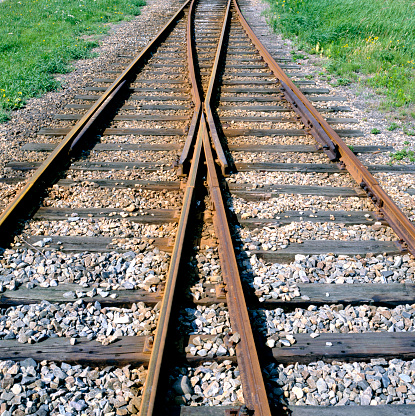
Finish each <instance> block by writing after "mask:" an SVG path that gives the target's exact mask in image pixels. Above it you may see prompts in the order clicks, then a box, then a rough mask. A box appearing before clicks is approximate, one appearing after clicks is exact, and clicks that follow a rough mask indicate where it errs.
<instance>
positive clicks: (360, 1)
mask: <svg viewBox="0 0 415 416" xmlns="http://www.w3.org/2000/svg"><path fill="white" fill-rule="evenodd" d="M268 1H269V2H270V4H271V8H270V14H269V18H270V23H271V25H272V26H273V28H274V29H275V30H276V31H279V32H282V33H283V34H284V35H285V36H288V37H295V38H296V42H297V44H298V47H299V48H301V49H302V50H305V51H307V52H309V53H314V54H320V55H322V56H325V57H327V58H328V60H327V63H326V70H327V71H328V72H331V73H333V74H335V75H336V76H337V77H339V79H341V80H345V81H346V80H347V81H348V80H349V79H350V80H354V81H360V82H362V83H364V84H365V85H368V86H370V87H372V88H374V90H375V91H376V92H377V93H379V94H383V95H385V96H386V97H387V101H388V102H387V104H388V105H389V106H390V107H402V106H407V105H413V104H414V103H415V70H414V68H415V13H414V3H413V2H411V1H404V0H398V1H397V0H268ZM343 82H344V81H342V85H344V84H343Z"/></svg>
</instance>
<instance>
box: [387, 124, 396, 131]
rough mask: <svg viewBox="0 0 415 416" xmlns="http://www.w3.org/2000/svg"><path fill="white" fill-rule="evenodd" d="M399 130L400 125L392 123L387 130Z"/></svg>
mask: <svg viewBox="0 0 415 416" xmlns="http://www.w3.org/2000/svg"><path fill="white" fill-rule="evenodd" d="M398 128H399V124H398V123H392V124H391V125H390V126H389V127H388V128H387V130H389V131H394V130H396V129H398Z"/></svg>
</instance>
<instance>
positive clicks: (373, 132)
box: [370, 127, 380, 134]
mask: <svg viewBox="0 0 415 416" xmlns="http://www.w3.org/2000/svg"><path fill="white" fill-rule="evenodd" d="M370 132H371V133H372V134H379V133H380V130H379V129H377V128H376V127H375V128H374V129H372V130H371V131H370Z"/></svg>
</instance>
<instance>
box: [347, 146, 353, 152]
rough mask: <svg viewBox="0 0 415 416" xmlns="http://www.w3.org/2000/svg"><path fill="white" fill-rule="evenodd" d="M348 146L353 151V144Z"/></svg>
mask: <svg viewBox="0 0 415 416" xmlns="http://www.w3.org/2000/svg"><path fill="white" fill-rule="evenodd" d="M348 147H349V149H350V150H351V151H352V152H353V153H354V146H353V145H349V146H348Z"/></svg>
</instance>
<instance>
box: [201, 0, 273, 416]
mask: <svg viewBox="0 0 415 416" xmlns="http://www.w3.org/2000/svg"><path fill="white" fill-rule="evenodd" d="M230 6H231V0H229V2H228V6H227V9H226V16H225V18H224V21H223V25H222V32H221V36H220V40H219V43H218V47H217V51H216V56H215V63H214V65H213V68H212V73H211V76H210V80H209V85H208V92H207V94H206V97H205V103H204V106H205V111H206V113H207V120H206V119H205V115H204V114H202V118H201V123H200V128H199V132H200V134H201V135H202V137H203V149H204V153H205V159H206V165H207V184H208V189H209V194H210V198H211V202H212V204H213V207H214V216H213V223H214V227H215V232H216V237H217V238H218V240H219V257H220V264H221V270H222V277H223V280H224V283H225V285H226V298H227V306H228V309H229V317H230V320H231V326H232V331H233V332H237V333H238V334H239V336H240V342H239V343H238V344H237V345H236V348H235V350H236V356H237V362H238V366H239V368H240V376H241V381H242V389H243V393H244V400H245V405H246V406H247V407H248V409H250V410H253V411H254V412H255V415H256V416H270V415H271V409H270V406H269V402H268V397H267V393H266V389H265V383H264V379H263V377H262V371H261V366H260V363H259V358H258V353H257V350H256V345H255V339H254V335H253V332H252V327H251V323H250V319H249V315H248V308H247V305H246V301H245V295H244V291H243V287H242V282H241V277H240V274H239V269H238V263H237V260H236V256H235V249H234V246H233V242H232V236H231V233H230V228H229V223H228V218H227V215H226V209H225V204H224V201H223V197H222V191H221V188H220V183H219V179H218V175H217V172H216V165H215V159H214V157H213V152H212V144H211V143H212V142H213V144H214V148H215V150H216V152H217V154H220V151H221V152H222V155H223V157H225V155H224V152H223V149H222V145H221V143H220V140H219V136H218V135H217V131H216V126H215V122H214V119H213V116H212V111H211V107H210V100H211V99H212V91H213V88H214V86H215V84H216V82H217V75H218V68H219V62H220V57H221V55H222V53H223V45H224V38H225V34H226V30H227V26H228V23H229V20H230V14H231V13H230ZM209 116H210V122H209ZM209 133H210V137H209ZM210 139H212V142H211V141H210ZM220 159H221V157H220V158H219V160H220ZM225 160H226V159H225ZM220 164H221V167H222V170H223V169H224V164H222V162H220ZM226 165H227V164H226Z"/></svg>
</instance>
